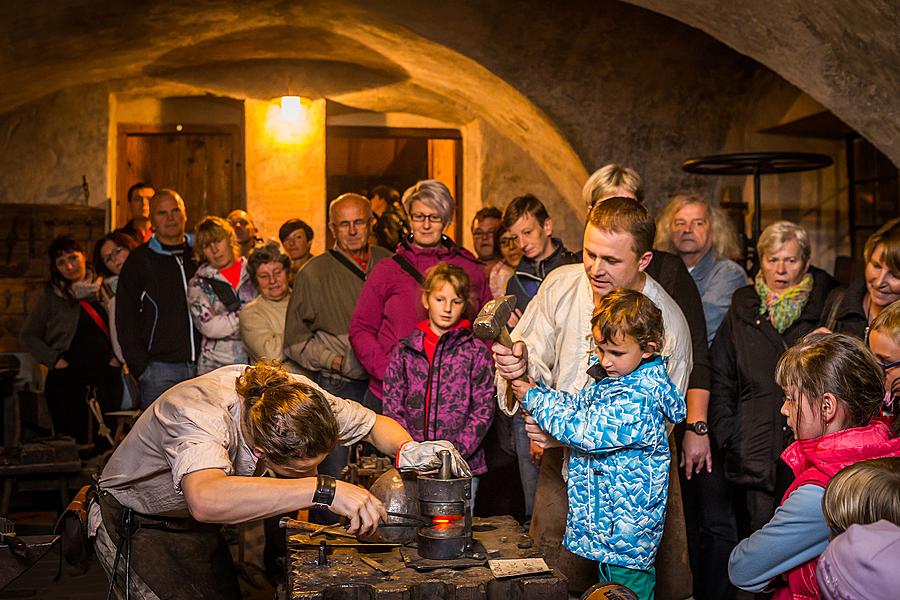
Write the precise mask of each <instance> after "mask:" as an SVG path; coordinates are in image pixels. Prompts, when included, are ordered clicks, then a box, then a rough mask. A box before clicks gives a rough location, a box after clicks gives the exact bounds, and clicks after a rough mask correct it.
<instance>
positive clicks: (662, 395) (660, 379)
mask: <svg viewBox="0 0 900 600" xmlns="http://www.w3.org/2000/svg"><path fill="white" fill-rule="evenodd" d="M666 362H667V359H663V358H662V357H661V356H659V355H658V354H656V355H654V356H652V357H650V358H647V359H645V360H644V361H643V362H642V363H641V364H640V365H638V368H637V369H635V370H634V371H632V372H631V373H629V374H628V375H625V376H624V377H619V378H615V379H614V378H612V377H606V378H604V379H601V380H600V381H599V382H598V383H597V385H599V386H604V387H606V386H616V387H622V386H625V387H630V386H632V385H633V386H635V387H642V388H646V387H653V388H655V391H656V393H655V394H653V397H654V398H656V399H657V400H658V403H659V410H660V412H662V414H663V415H665V417H666V419H668V420H669V421H670V422H672V423H679V422H681V421H683V420H684V419H685V416H686V410H687V408H686V406H685V402H684V397H683V396H682V395H681V392H679V391H678V388H676V387H675V384H673V383H672V381H671V380H670V379H669V374H668V372H667V371H666ZM599 364H600V363H599V362H598V363H596V364H595V365H594V366H598V365H599ZM592 368H593V367H592Z"/></svg>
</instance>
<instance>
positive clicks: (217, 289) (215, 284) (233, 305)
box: [201, 277, 241, 312]
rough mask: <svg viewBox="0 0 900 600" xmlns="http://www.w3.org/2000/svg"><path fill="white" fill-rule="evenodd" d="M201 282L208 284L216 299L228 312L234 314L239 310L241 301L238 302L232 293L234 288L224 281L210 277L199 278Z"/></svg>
mask: <svg viewBox="0 0 900 600" xmlns="http://www.w3.org/2000/svg"><path fill="white" fill-rule="evenodd" d="M201 279H202V280H203V281H205V282H206V283H207V284H209V287H211V288H212V291H213V293H214V294H215V295H216V298H218V299H219V301H220V302H221V303H222V304H223V305H224V306H225V310H227V311H228V312H235V311H237V310H239V309H240V308H241V301H240V300H238V297H237V295H236V294H235V293H234V288H233V287H231V284H230V283H228V282H226V281H219V280H218V279H212V278H210V277H201Z"/></svg>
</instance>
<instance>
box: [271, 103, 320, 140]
mask: <svg viewBox="0 0 900 600" xmlns="http://www.w3.org/2000/svg"><path fill="white" fill-rule="evenodd" d="M310 109H311V101H310V100H309V99H308V98H302V97H300V96H282V97H281V98H280V102H278V101H277V100H276V101H275V102H271V103H270V104H269V112H268V115H267V117H266V130H267V131H268V133H269V134H270V135H271V136H272V139H273V141H275V142H276V143H279V144H302V143H304V142H305V141H306V139H307V137H308V136H309V134H310V132H311V130H312V123H311V122H310V121H311V119H312V115H311V114H310Z"/></svg>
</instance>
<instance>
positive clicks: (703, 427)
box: [685, 421, 709, 435]
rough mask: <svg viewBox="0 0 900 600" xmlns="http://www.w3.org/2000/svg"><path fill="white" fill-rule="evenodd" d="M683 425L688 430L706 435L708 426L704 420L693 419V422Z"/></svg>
mask: <svg viewBox="0 0 900 600" xmlns="http://www.w3.org/2000/svg"><path fill="white" fill-rule="evenodd" d="M685 427H686V428H687V429H688V430H689V431H693V432H694V433H696V434H697V435H706V434H707V433H709V426H708V425H707V424H706V421H694V422H693V423H686V424H685Z"/></svg>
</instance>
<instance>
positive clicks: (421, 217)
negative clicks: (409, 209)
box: [409, 213, 474, 235]
mask: <svg viewBox="0 0 900 600" xmlns="http://www.w3.org/2000/svg"><path fill="white" fill-rule="evenodd" d="M409 218H410V219H412V220H413V221H415V222H416V223H422V222H424V221H425V220H426V219H428V222H429V223H443V221H444V219H443V217H441V215H425V214H422V213H413V214H411V215H409ZM473 235H474V234H473Z"/></svg>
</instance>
